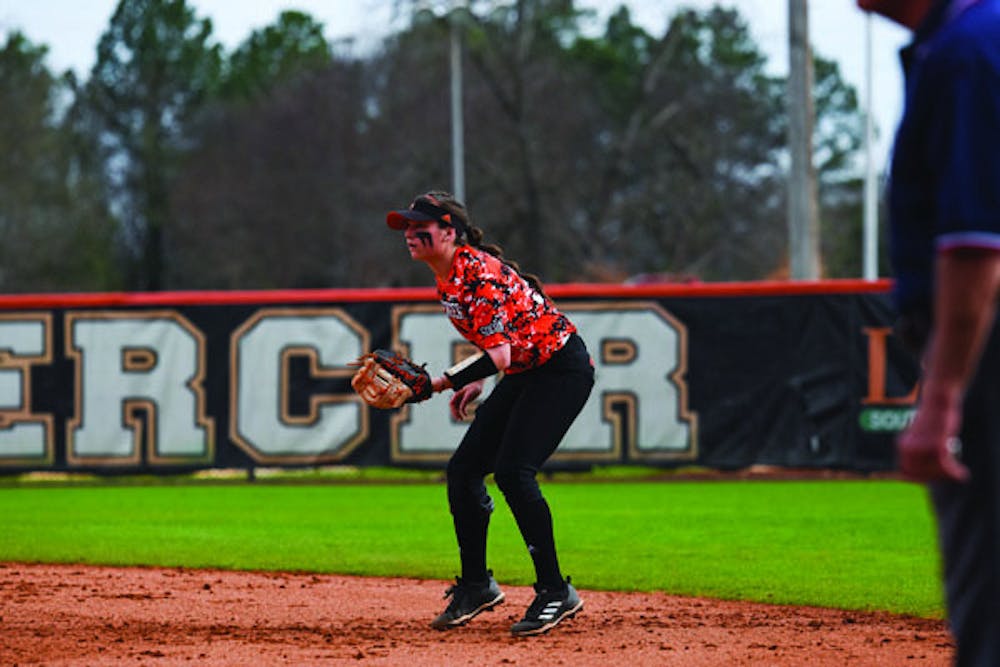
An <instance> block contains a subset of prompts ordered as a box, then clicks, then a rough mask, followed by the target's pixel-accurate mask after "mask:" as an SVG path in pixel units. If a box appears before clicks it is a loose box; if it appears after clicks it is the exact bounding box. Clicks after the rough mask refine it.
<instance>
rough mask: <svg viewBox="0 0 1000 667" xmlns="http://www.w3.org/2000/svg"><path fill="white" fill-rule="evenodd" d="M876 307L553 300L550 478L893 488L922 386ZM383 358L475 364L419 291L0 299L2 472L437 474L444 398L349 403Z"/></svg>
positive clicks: (852, 290)
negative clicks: (897, 446)
mask: <svg viewBox="0 0 1000 667" xmlns="http://www.w3.org/2000/svg"><path fill="white" fill-rule="evenodd" d="M888 290H889V284H888V283H887V282H886V281H871V282H869V281H819V282H805V283H788V282H765V283H740V284H735V283H727V284H693V285H639V286H612V285H553V286H550V287H549V289H548V291H549V293H550V295H551V296H553V298H554V299H555V300H556V302H557V303H558V305H559V307H560V308H562V309H563V310H564V311H565V312H566V313H567V314H568V315H569V317H570V318H571V319H572V320H573V321H574V322H575V323H576V325H577V327H578V328H579V330H580V335H581V336H582V337H583V339H584V340H585V342H586V343H587V346H588V347H589V349H590V352H591V356H592V357H593V360H594V364H595V367H596V371H597V382H596V385H595V387H594V392H593V394H592V396H591V399H590V401H589V403H588V404H587V406H586V407H585V408H584V410H583V412H582V414H581V415H580V417H579V418H578V419H577V421H576V423H575V424H574V425H573V427H572V429H571V430H570V432H569V433H568V434H567V436H566V438H565V439H564V441H563V443H562V445H561V446H560V448H559V450H558V451H557V453H556V455H555V456H554V457H553V459H552V460H551V462H550V466H551V467H552V468H563V469H572V468H587V467H591V466H594V465H608V464H636V465H652V466H664V467H676V466H692V465H696V466H704V467H710V468H716V469H740V468H745V467H748V466H752V465H773V466H783V467H790V468H836V469H846V470H855V471H881V470H890V469H892V468H893V467H894V458H893V448H892V441H893V439H894V437H895V435H896V433H897V432H898V431H899V430H900V429H902V428H903V427H904V426H905V425H906V424H907V423H908V421H909V420H910V419H911V418H912V413H913V404H914V401H915V397H916V391H917V386H916V383H917V370H918V369H917V365H916V363H915V360H914V359H912V358H911V357H910V356H909V355H908V354H907V353H906V351H905V350H904V349H903V347H902V346H901V344H900V343H899V342H898V341H897V340H896V338H895V337H894V335H893V333H892V325H893V315H892V310H891V307H890V304H889V299H888V296H887V294H888ZM377 347H393V348H397V349H402V350H403V351H405V352H406V353H408V354H409V355H411V356H412V357H413V358H414V359H415V360H417V361H419V362H427V364H428V368H429V369H431V370H432V371H433V372H440V371H441V370H443V369H444V368H447V367H449V366H451V365H452V364H454V363H456V362H457V361H459V360H460V359H461V358H463V357H464V356H465V355H467V354H469V353H470V352H471V348H470V346H469V344H468V343H466V342H465V341H464V340H462V339H461V338H460V337H459V336H458V334H457V333H456V332H455V331H454V329H453V328H452V327H451V324H450V322H449V321H448V320H447V318H446V317H445V316H444V315H443V313H442V311H441V307H440V305H439V304H438V303H437V301H436V295H435V293H434V291H433V290H431V289H423V288H420V289H380V290H361V289H358V290H301V291H300V290H296V291H263V292H164V293H149V294H61V295H14V296H0V474H2V473H21V472H27V471H44V470H51V471H80V472H97V473H101V474H111V473H135V472H162V473H176V472H184V471H193V470H200V469H207V468H255V467H259V466H268V467H271V466H278V467H313V466H324V465H355V466H367V465H391V466H405V467H423V468H442V467H443V466H444V464H445V463H446V461H447V459H448V457H449V455H450V454H451V452H452V451H453V449H454V447H455V446H456V445H457V443H458V441H459V439H460V438H461V435H462V433H463V431H464V429H465V427H466V424H464V423H457V422H455V421H453V420H452V419H451V417H450V415H449V411H448V406H447V402H448V397H449V395H448V393H445V394H438V395H436V396H435V397H434V398H432V399H431V400H429V401H427V402H425V403H421V404H418V405H409V406H405V407H403V408H402V409H400V410H396V411H380V410H374V409H372V408H369V407H368V406H366V405H365V404H364V403H362V402H361V401H360V399H359V398H358V397H357V396H356V395H355V394H354V393H353V392H352V391H351V387H350V377H351V375H352V373H353V370H354V369H353V368H352V367H351V366H350V365H349V364H350V363H351V362H352V361H354V360H355V359H357V357H359V356H360V355H361V354H363V353H364V352H366V351H368V350H371V349H374V348H377ZM494 381H495V380H491V381H490V382H494ZM489 386H490V385H489V383H488V386H487V391H488V390H489Z"/></svg>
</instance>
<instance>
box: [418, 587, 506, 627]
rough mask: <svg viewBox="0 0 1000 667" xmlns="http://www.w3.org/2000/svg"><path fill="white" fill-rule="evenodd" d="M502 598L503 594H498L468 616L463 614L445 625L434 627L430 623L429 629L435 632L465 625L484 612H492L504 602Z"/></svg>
mask: <svg viewBox="0 0 1000 667" xmlns="http://www.w3.org/2000/svg"><path fill="white" fill-rule="evenodd" d="M504 597H505V596H504V594H503V593H500V594H499V595H497V596H496V597H495V598H493V599H492V600H490V601H489V602H486V603H484V604H482V605H480V606H479V607H477V608H476V609H474V610H472V611H470V612H469V613H468V614H465V615H464V616H459V617H458V618H455V619H452V620H450V621H448V622H447V623H442V624H440V625H435V624H434V623H431V627H432V628H434V629H435V630H449V629H451V628H457V627H459V626H461V625H465V624H466V623H468V622H469V621H471V620H472V619H473V618H475V617H476V616H479V614H481V613H483V612H484V611H492V610H493V607H495V606H497V605H498V604H500V603H502V602H503V601H504Z"/></svg>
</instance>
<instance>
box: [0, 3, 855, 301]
mask: <svg viewBox="0 0 1000 667" xmlns="http://www.w3.org/2000/svg"><path fill="white" fill-rule="evenodd" d="M397 6H398V7H399V8H400V10H401V11H403V12H405V13H406V16H407V17H408V18H409V21H408V22H407V25H406V27H405V28H403V29H401V30H398V31H397V32H395V33H393V34H391V35H389V36H387V37H386V38H385V39H384V40H383V41H382V42H381V43H380V44H379V46H378V48H376V49H373V50H371V51H370V52H368V53H364V54H357V53H355V52H354V51H353V49H351V48H349V47H348V46H347V45H345V44H343V43H331V42H330V41H328V40H327V39H326V38H325V37H324V30H323V25H322V24H321V23H319V22H318V21H316V20H315V19H314V18H313V17H311V16H310V15H308V14H305V13H302V12H296V11H287V12H284V13H281V14H280V15H279V16H278V17H277V18H276V19H275V21H274V22H273V23H272V24H270V25H268V26H265V27H263V28H260V29H257V30H254V31H253V32H252V33H251V34H250V35H248V36H247V38H246V39H245V40H244V41H243V42H242V43H240V44H239V45H238V46H237V47H235V48H234V49H233V50H232V51H230V52H227V51H226V50H225V49H223V48H222V46H221V45H220V44H219V43H218V42H217V41H216V40H215V39H214V37H213V29H212V22H211V20H210V19H209V18H208V17H201V16H198V15H197V13H196V12H195V10H194V9H193V8H192V7H190V6H189V5H188V4H187V3H186V2H185V0H120V2H119V3H118V5H117V7H116V9H115V11H114V13H113V15H112V16H111V17H110V19H109V23H108V26H107V28H106V29H105V31H104V32H103V34H102V35H101V37H100V40H99V42H98V43H97V45H96V47H95V48H96V60H95V64H94V66H93V68H92V69H91V71H90V73H89V75H88V77H87V78H86V80H82V81H80V80H77V78H76V77H75V76H74V75H73V73H72V72H65V73H55V72H52V71H51V70H50V69H49V68H48V67H47V65H46V62H45V57H46V51H47V48H46V46H45V45H43V44H37V43H34V42H32V41H31V39H30V36H29V35H25V34H22V33H20V32H11V33H9V34H8V35H7V36H6V43H5V44H3V45H2V49H0V108H2V109H3V113H2V114H0V127H2V131H0V231H2V233H3V239H4V240H3V243H2V244H0V291H4V292H37V291H53V290H66V291H78V290H162V289H207V288H211V289H271V288H302V287H358V286H364V287H369V286H372V287H373V286H401V285H418V284H427V282H428V277H427V276H426V275H424V273H425V271H421V270H420V269H422V268H423V267H417V266H415V265H414V264H413V263H411V262H409V261H408V260H407V256H406V254H405V249H404V248H403V246H402V244H401V240H400V238H399V237H398V235H396V234H393V233H390V232H389V231H388V230H387V228H386V227H385V225H384V222H383V221H384V216H385V212H386V211H387V210H389V209H391V208H398V207H401V206H404V205H406V204H407V203H408V201H409V199H410V198H411V197H412V196H413V195H415V194H417V193H419V192H422V191H426V190H429V189H441V188H443V189H449V187H450V184H451V182H452V174H451V117H450V102H449V99H450V98H449V86H450V83H449V69H448V66H449V44H450V42H449V34H450V30H452V29H453V26H455V25H457V27H458V29H459V30H460V34H461V36H462V45H463V51H462V64H463V71H462V76H463V83H464V95H463V113H464V124H465V135H464V136H465V142H464V143H465V150H466V153H465V165H466V171H465V178H466V184H467V185H466V190H467V199H468V201H467V204H468V206H469V208H470V211H471V212H472V216H473V221H474V223H475V224H477V225H478V226H480V227H483V228H484V229H485V230H486V232H487V240H489V241H492V242H499V243H500V244H501V245H503V246H504V248H505V252H506V254H507V255H508V256H511V257H514V258H516V259H518V261H519V262H520V264H521V265H522V267H524V268H525V269H526V270H528V271H530V272H532V273H537V274H539V275H540V276H541V277H542V278H543V279H544V280H546V281H549V282H557V281H558V282H565V281H623V280H629V279H632V280H635V279H641V278H638V277H641V276H647V277H648V276H653V277H654V278H655V279H663V280H689V279H697V280H705V281H709V280H755V279H761V278H767V277H773V276H779V275H781V274H782V271H783V270H784V268H785V264H786V259H785V258H786V256H787V240H786V238H785V236H786V231H785V230H786V223H785V187H786V186H785V183H786V172H787V154H788V151H787V139H786V126H787V114H786V111H785V87H786V82H785V80H784V79H783V78H781V77H776V76H773V75H770V74H768V73H767V70H766V65H767V62H766V58H765V56H764V55H763V54H762V52H761V49H760V47H759V45H758V44H756V43H755V42H754V40H753V39H752V37H751V35H750V33H749V30H748V26H747V23H746V21H745V19H744V18H743V17H742V16H741V15H740V14H739V13H738V12H737V11H736V10H734V9H726V8H721V7H715V8H712V9H708V10H704V11H698V10H691V9H684V10H679V11H678V12H676V13H675V14H674V15H673V16H672V17H670V19H669V20H668V22H667V25H665V26H664V29H663V30H662V32H658V33H653V34H651V33H650V32H648V31H647V30H646V29H645V28H643V27H642V26H639V25H637V24H636V23H634V22H633V21H632V18H631V16H630V14H629V12H628V10H627V9H626V8H624V7H623V8H620V9H619V10H618V11H616V12H615V13H614V14H612V15H611V16H610V18H609V19H608V20H607V22H606V24H605V25H604V26H603V32H601V33H600V34H598V35H589V34H586V33H585V32H584V30H583V27H582V26H583V25H584V19H585V18H586V14H585V13H584V12H583V11H582V10H581V9H579V8H578V7H576V5H575V4H574V2H573V1H572V0H517V1H515V2H510V1H507V2H502V1H497V0H476V1H473V2H470V3H468V6H467V7H464V8H461V9H454V10H449V11H447V12H445V11H439V10H435V9H434V7H430V8H428V7H427V6H426V5H425V4H422V3H418V2H399V3H398V4H397ZM814 61H815V77H814V79H815V80H814V93H813V94H814V100H815V108H816V123H815V127H816V136H815V140H814V162H815V165H816V169H817V173H818V175H819V183H820V219H821V230H822V231H821V239H822V241H821V245H822V254H823V267H824V275H826V276H830V277H844V276H857V275H858V274H859V273H860V266H861V257H860V255H861V241H860V239H861V183H860V180H859V178H858V170H857V169H856V168H855V163H856V161H857V157H858V150H859V146H860V143H861V134H862V120H863V118H862V114H861V112H860V111H859V109H858V103H857V95H856V93H855V91H854V89H853V88H852V87H851V86H849V85H848V84H847V83H846V82H845V81H844V80H843V79H842V78H841V75H840V72H839V70H838V68H837V66H836V64H835V63H833V62H831V61H828V60H825V59H823V58H822V57H819V56H816V57H815V59H814Z"/></svg>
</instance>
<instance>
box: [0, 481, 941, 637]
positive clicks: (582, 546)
mask: <svg viewBox="0 0 1000 667" xmlns="http://www.w3.org/2000/svg"><path fill="white" fill-rule="evenodd" d="M490 488H491V493H492V494H493V495H494V498H495V500H496V501H497V511H496V512H495V513H494V518H493V521H492V524H491V529H490V531H491V532H490V550H489V560H490V567H492V568H493V569H494V570H495V572H496V574H497V576H498V578H499V579H500V581H501V582H506V583H510V584H526V583H530V582H531V581H532V580H533V573H532V568H531V562H530V560H529V558H528V556H527V553H526V551H525V549H524V546H523V544H522V543H521V539H520V536H519V535H518V533H517V530H516V527H515V524H514V522H513V519H512V518H511V516H510V512H509V510H508V509H507V507H506V505H505V504H504V502H503V498H502V495H501V494H500V493H499V492H498V491H497V490H496V488H495V487H493V486H492V485H491V487H490ZM543 489H544V491H545V494H546V496H547V497H548V499H549V502H550V504H551V505H552V508H553V515H554V518H555V527H556V539H557V543H558V545H559V547H560V557H561V561H562V566H563V570H564V571H565V572H566V573H568V574H570V575H572V576H573V580H574V582H576V583H579V585H580V587H582V588H596V589H604V590H623V591H631V590H639V591H655V590H658V591H666V592H669V593H675V594H681V595H696V596H708V597H716V598H723V599H745V600H758V601H764V602H775V603H787V604H804V605H816V606H824V607H837V608H844V609H878V610H886V611H891V612H895V613H905V614H914V615H919V616H928V617H941V616H942V614H943V603H942V600H941V593H940V576H939V564H938V558H937V553H936V550H935V537H934V525H933V519H932V515H931V512H930V508H929V506H928V504H927V499H926V494H925V492H924V491H923V489H921V488H920V487H917V486H914V485H910V484H905V483H901V482H894V481H882V480H878V481H774V482H771V481H735V482H732V481H726V482H669V483H648V482H621V483H569V482H560V483H549V484H543ZM0 560H6V561H22V562H70V563H92V564H108V565H156V566H181V567H191V568H225V569H252V570H283V571H310V572H326V573H342V574H360V575H372V576H409V577H421V578H440V579H450V578H452V577H453V576H454V575H455V574H456V573H457V572H458V563H457V549H456V546H455V542H454V536H453V534H452V528H451V516H450V514H449V513H448V509H447V505H446V499H445V490H444V486H443V485H442V484H434V483H432V484H400V485H392V484H272V483H259V482H258V483H254V484H238V485H236V484H225V485H205V484H192V485H183V484H171V485H155V484H154V485H149V486H115V485H109V486H90V485H88V486H79V487H75V486H45V485H32V486H20V487H19V486H13V487H6V488H0Z"/></svg>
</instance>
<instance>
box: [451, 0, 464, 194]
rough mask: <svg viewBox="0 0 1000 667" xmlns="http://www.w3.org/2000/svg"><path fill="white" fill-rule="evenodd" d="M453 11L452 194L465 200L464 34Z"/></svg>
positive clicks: (453, 10)
mask: <svg viewBox="0 0 1000 667" xmlns="http://www.w3.org/2000/svg"><path fill="white" fill-rule="evenodd" d="M456 13H457V10H456V9H452V11H451V17H450V22H451V173H452V180H453V184H452V194H454V195H455V198H456V199H458V200H459V201H460V202H465V130H464V122H463V118H462V35H461V32H460V26H459V25H458V17H457V15H456Z"/></svg>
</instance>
